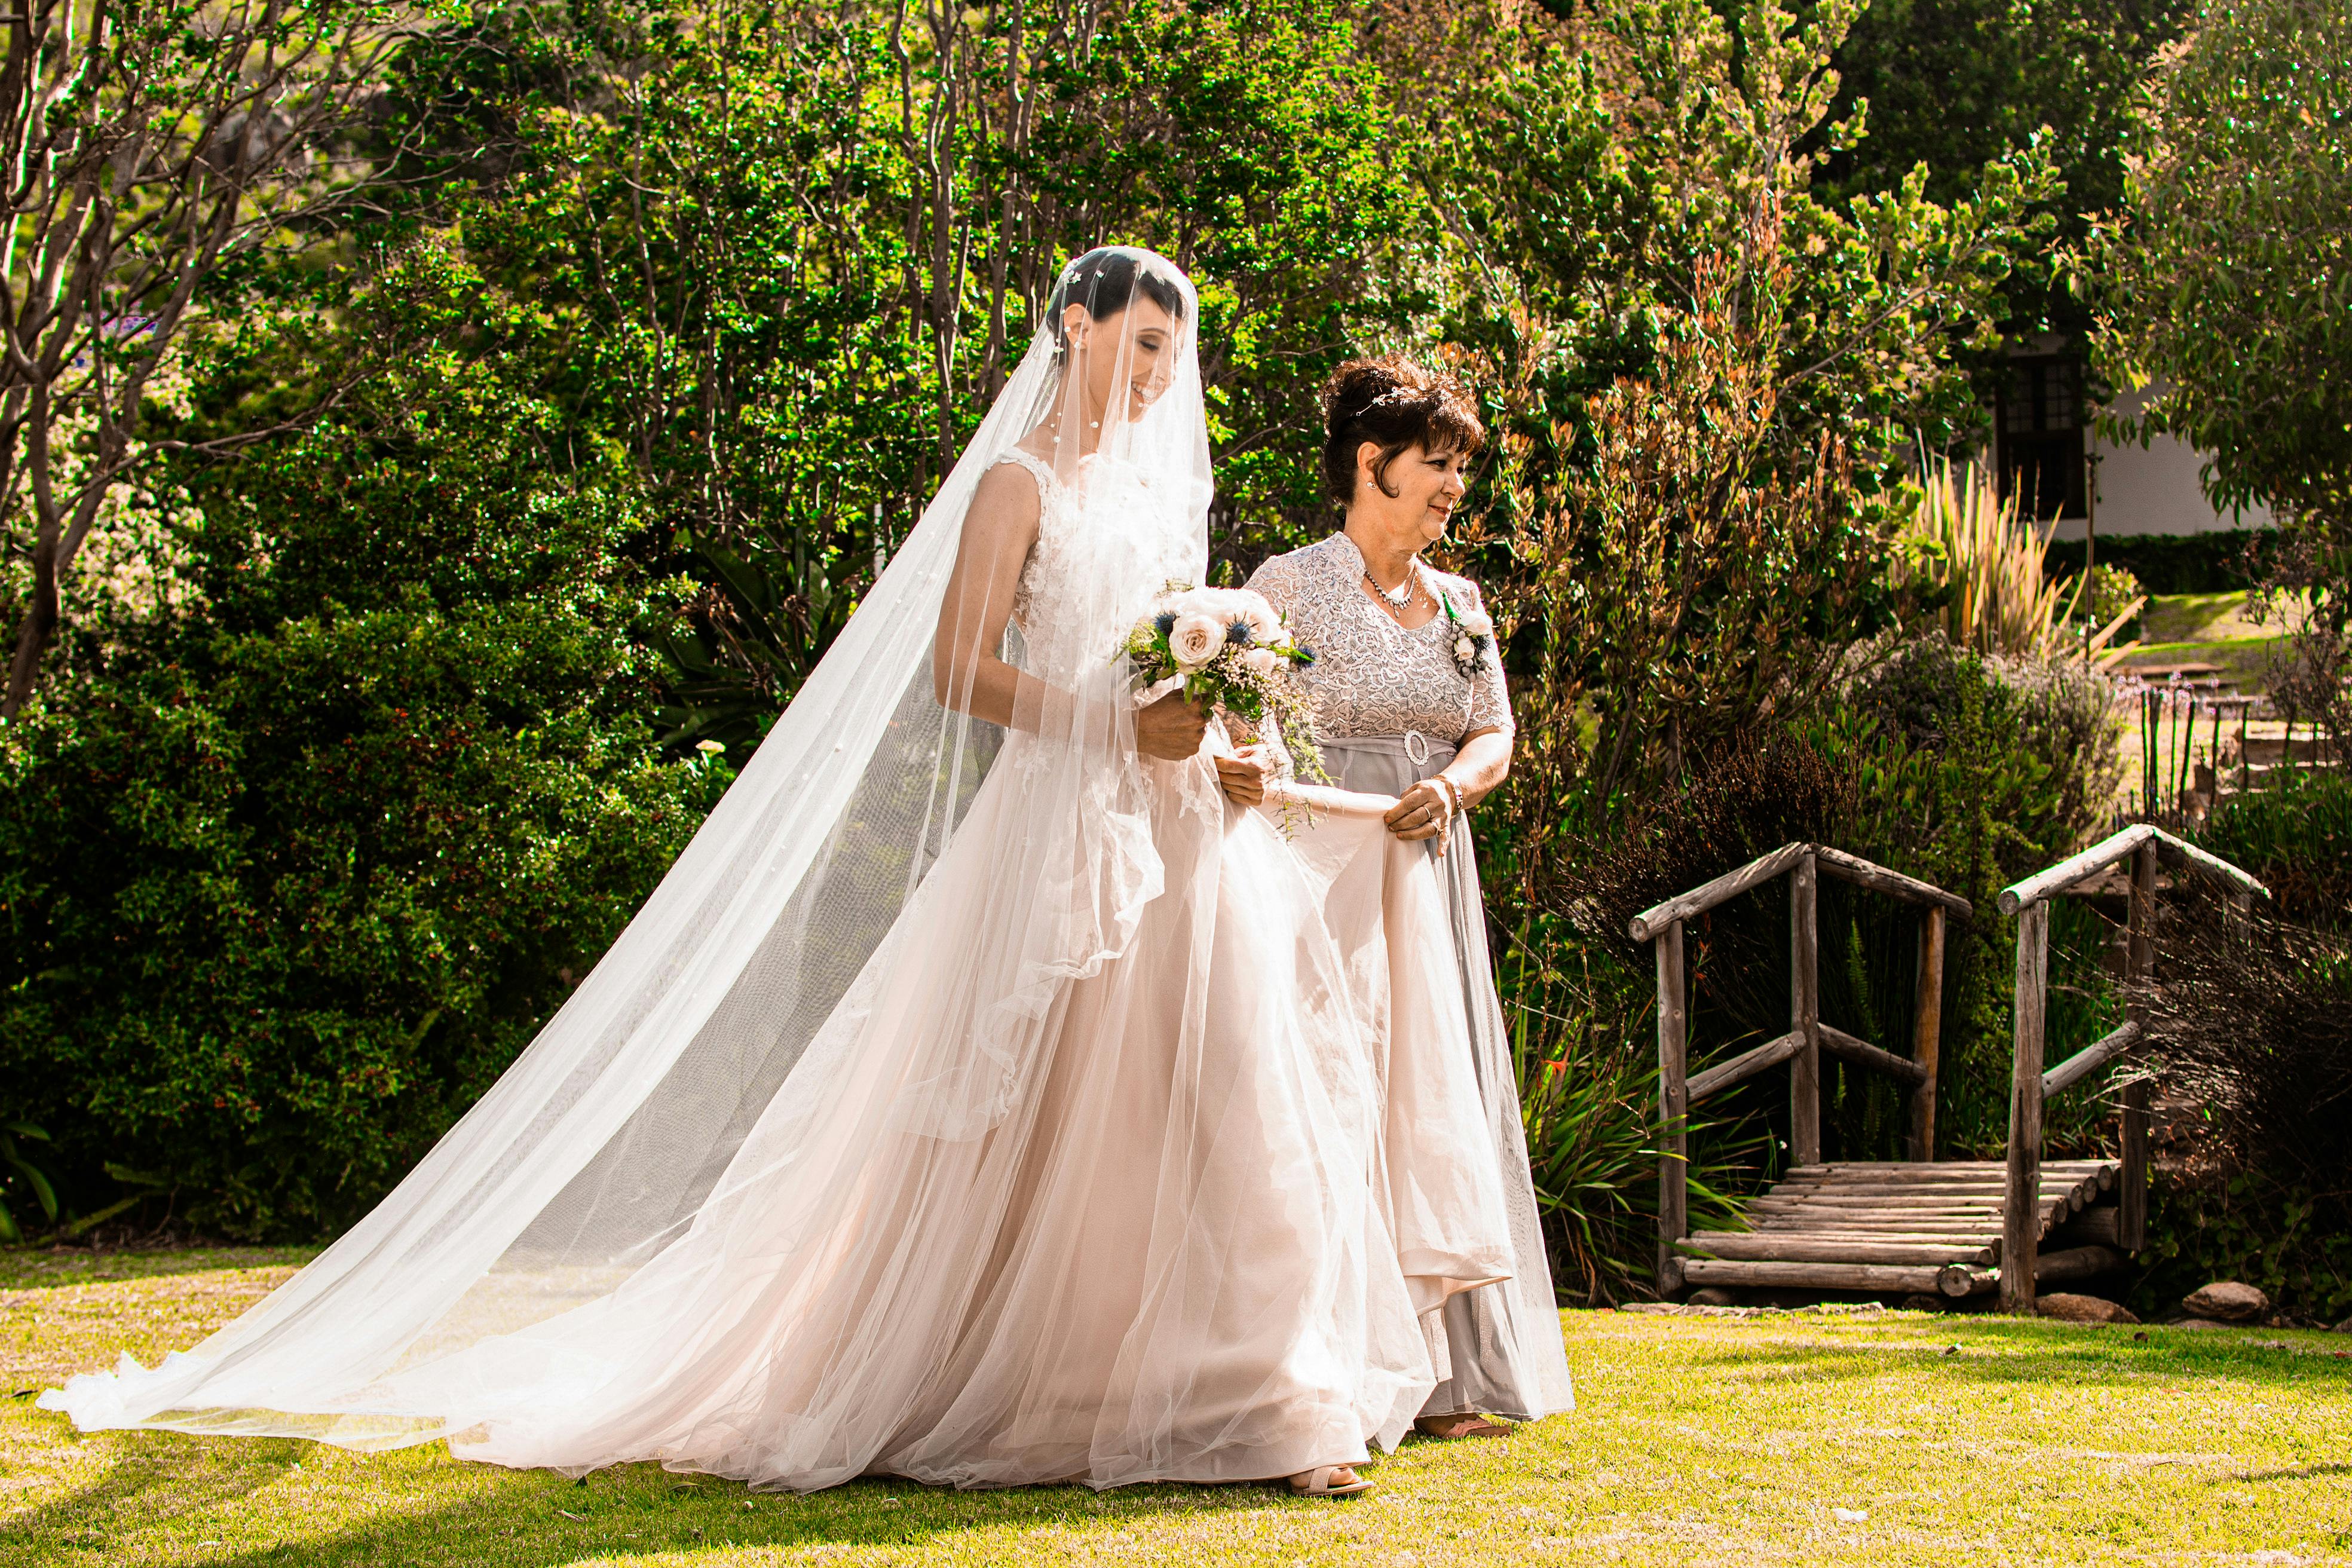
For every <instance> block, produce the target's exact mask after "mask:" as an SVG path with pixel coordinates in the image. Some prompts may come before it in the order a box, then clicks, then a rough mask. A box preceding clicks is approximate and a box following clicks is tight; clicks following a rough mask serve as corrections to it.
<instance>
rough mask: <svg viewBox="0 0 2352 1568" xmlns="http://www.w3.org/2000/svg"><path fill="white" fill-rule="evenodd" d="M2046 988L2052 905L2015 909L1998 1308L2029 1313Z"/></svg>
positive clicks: (2037, 1230) (2037, 1231) (2036, 1231)
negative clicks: (2012, 1052)
mask: <svg viewBox="0 0 2352 1568" xmlns="http://www.w3.org/2000/svg"><path fill="white" fill-rule="evenodd" d="M2049 985H2050V906H2049V904H2048V903H2047V902H2045V901H2043V900H2040V899H2036V900H2034V901H2033V902H2032V903H2030V904H2028V905H2026V906H2025V907H2024V908H2023V909H2021V910H2018V911H2017V1054H2016V1059H2015V1060H2014V1062H2012V1063H2011V1074H2010V1089H2009V1180H2008V1184H2007V1192H2006V1195H2005V1199H2004V1202H2003V1204H2002V1214H2001V1226H2000V1307H2001V1310H2003V1311H2005V1312H2026V1313H2031V1312H2032V1310H2034V1307H2033V1301H2034V1289H2033V1260H2034V1254H2035V1253H2036V1251H2038V1250H2039V1249H2040V1247H2041V1245H2042V1205H2041V1190H2042V1180H2041V1175H2042V1022H2043V1015H2044V1011H2045V1004H2046V1001H2047V994H2048V991H2049Z"/></svg>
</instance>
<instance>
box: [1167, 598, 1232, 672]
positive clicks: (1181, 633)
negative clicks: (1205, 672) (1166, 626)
mask: <svg viewBox="0 0 2352 1568" xmlns="http://www.w3.org/2000/svg"><path fill="white" fill-rule="evenodd" d="M1224 647H1225V628H1224V627H1223V626H1220V625H1219V624H1218V623H1217V620H1216V618H1215V617H1214V616H1204V615H1202V614H1200V613H1199V612H1198V611H1192V612H1189V613H1187V614H1184V615H1181V616H1177V617H1176V625H1175V626H1173V627H1171V629H1170V630H1169V633H1168V651H1169V652H1171V653H1172V654H1174V655H1175V656H1176V666H1177V668H1180V669H1198V668H1201V667H1202V665H1204V664H1206V663H1208V662H1209V661H1210V660H1211V659H1213V658H1216V657H1217V655H1218V654H1220V653H1222V652H1223V651H1224Z"/></svg>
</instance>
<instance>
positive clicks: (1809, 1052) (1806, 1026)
mask: <svg viewBox="0 0 2352 1568" xmlns="http://www.w3.org/2000/svg"><path fill="white" fill-rule="evenodd" d="M1820 876H1821V873H1820V870H1819V868H1817V867H1816V866H1815V864H1814V862H1813V857H1812V855H1811V852H1810V851H1808V852H1807V853H1805V854H1803V855H1801V856H1799V857H1798V858H1797V863H1796V864H1795V865H1794V866H1793V867H1791V868H1790V871H1789V1032H1790V1034H1793V1035H1797V1036H1800V1037H1802V1038H1803V1040H1804V1044H1803V1045H1801V1046H1800V1047H1798V1049H1797V1054H1796V1055H1795V1056H1793V1057H1791V1058H1789V1060H1790V1069H1789V1160H1790V1163H1791V1164H1796V1165H1813V1164H1819V1163H1821V1158H1822V993H1821V926H1820V921H1819V905H1820V899H1819V893H1820V889H1821V882H1820Z"/></svg>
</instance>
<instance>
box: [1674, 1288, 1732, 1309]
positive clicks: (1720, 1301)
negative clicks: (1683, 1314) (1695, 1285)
mask: <svg viewBox="0 0 2352 1568" xmlns="http://www.w3.org/2000/svg"><path fill="white" fill-rule="evenodd" d="M1684 1300H1687V1301H1688V1302H1689V1303H1690V1304H1691V1305H1692V1306H1694V1307H1737V1306H1738V1305H1739V1298H1738V1297H1737V1296H1734V1295H1733V1294H1732V1293H1731V1292H1730V1291H1728V1290H1726V1289H1723V1287H1721V1286H1720V1285H1709V1286H1706V1288H1704V1289H1697V1290H1694V1291H1692V1292H1691V1293H1690V1294H1689V1295H1688V1296H1687V1297H1685V1298H1684Z"/></svg>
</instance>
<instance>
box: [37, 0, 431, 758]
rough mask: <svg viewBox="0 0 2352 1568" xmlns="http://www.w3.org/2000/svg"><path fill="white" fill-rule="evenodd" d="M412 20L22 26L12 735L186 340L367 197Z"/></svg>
mask: <svg viewBox="0 0 2352 1568" xmlns="http://www.w3.org/2000/svg"><path fill="white" fill-rule="evenodd" d="M399 24H400V14H399V13H398V12H397V11H396V10H395V9H394V6H393V5H388V4H385V5H378V4H373V3H362V4H352V3H347V0H226V4H221V5H199V4H195V3H193V0H162V3H159V4H132V5H113V4H108V3H107V0H100V3H99V4H97V5H86V4H84V3H83V0H26V4H25V5H23V6H22V7H21V8H20V14H19V15H18V16H16V17H14V18H13V19H12V21H11V24H10V26H9V28H8V33H7V39H6V43H5V52H0V161H5V167H6V170H7V174H6V176H5V179H0V223H5V225H6V226H7V233H6V238H5V241H0V515H5V517H6V518H7V520H8V524H9V528H10V532H11V537H10V538H9V540H8V546H9V552H10V553H11V554H12V555H16V556H18V557H19V558H20V559H21V561H22V563H23V565H24V568H25V571H24V579H25V580H24V581H23V583H22V584H21V586H17V585H12V588H11V590H10V594H9V596H10V598H12V599H15V600H16V603H13V604H11V605H8V606H7V607H8V608H9V609H10V610H11V611H12V618H13V619H14V620H15V621H16V638H15V650H14V654H13V656H12V658H11V661H10V664H9V670H8V681H7V687H6V690H5V695H0V718H14V717H15V716H16V714H17V713H18V712H20V711H21V710H23V708H24V705H25V702H26V699H27V698H29V697H30V696H31V695H32V692H33V689H34V687H35V685H36V683H37V680H38V679H39V674H40V667H41V659H42V655H43V653H44V651H45V650H46V649H47V647H48V645H49V642H50V640H51V638H52V637H54V636H55V635H56V632H57V629H58V622H59V617H60V587H61V584H64V582H65V581H66V580H67V578H68V575H69V574H71V573H72V571H73V569H74V564H75V562H76V560H77V558H78V557H79V555H80V554H81V552H82V550H83V547H84V546H85V544H86V543H87V542H88V541H89V534H90V531H91V529H92V528H93V527H94V526H95V525H96V524H97V523H98V522H99V521H100V519H101V517H102V516H103V515H104V507H105V503H106V501H107V500H108V497H109V496H110V493H111V492H112V491H113V489H114V488H115V487H116V485H117V484H118V483H120V482H121V480H122V479H124V478H125V476H126V475H128V474H129V473H130V472H131V469H132V468H134V467H136V466H137V465H139V464H140V463H142V461H145V460H146V459H147V458H150V457H151V456H152V454H153V452H154V451H155V450H156V449H157V448H158V446H159V443H158V442H156V441H153V440H150V439H147V438H146V437H147V435H148V431H149V426H150V423H151V408H150V404H151V401H152V399H153V398H154V396H155V395H156V393H157V391H158V383H159V379H160V378H162V377H163V376H164V375H165V374H166V373H167V367H168V366H169V365H170V364H171V363H172V360H173V353H174V351H175V349H176V348H177V347H178V346H179V344H180V342H181V340H182V339H183V337H184V335H186V334H187V333H189V332H190V331H193V330H202V329H203V327H205V325H208V324H210V323H212V322H214V321H217V320H218V318H217V317H216V316H214V315H211V314H209V313H208V311H207V305H208V294H209V291H210V290H212V289H214V288H215V286H216V285H217V284H218V283H219V282H220V281H221V279H222V278H223V275H224V270H225V268H228V267H229V266H231V265H232V264H233V263H236V262H238V261H240V260H243V259H246V258H249V257H251V256H253V255H254V254H255V253H257V252H259V251H261V250H264V249H266V248H269V247H287V246H295V245H300V244H302V243H304V242H305V241H306V240H308V239H310V238H312V237H316V235H317V234H318V232H319V226H320V221H321V220H322V218H323V217H324V216H326V215H327V214H329V213H330V212H331V211H333V210H335V209H337V208H339V207H341V206H343V205H348V204H349V203H350V202H351V201H352V199H353V197H354V195H355V192H356V190H357V188H358V187H359V186H360V185H361V184H362V183H363V182H362V178H361V171H360V170H359V168H358V167H356V166H355V165H354V163H353V162H352V157H351V152H352V131H353V129H354V126H355V121H356V117H357V115H358V113H359V111H360V110H361V109H362V106H363V104H364V102H365V100H366V98H367V95H368V94H369V93H370V92H371V91H372V90H373V89H374V87H375V86H376V85H377V80H378V75H379V71H380V69H381V68H382V66H383V62H384V61H385V59H386V58H387V57H388V56H389V55H390V53H391V52H392V51H393V50H394V47H396V45H397V43H398V40H399V37H400V25H399ZM342 390H343V388H341V387H332V388H328V389H324V390H323V391H322V392H321V393H320V394H319V395H315V396H313V397H312V398H310V399H309V400H308V401H309V402H310V405H311V406H312V407H313V408H315V407H317V406H320V405H325V404H329V403H331V402H332V401H333V400H334V398H335V396H336V395H339V394H340V393H341V391H342ZM300 417H301V416H299V415H298V416H293V417H292V418H285V417H281V418H278V419H274V420H272V421H270V423H269V425H268V427H267V428H265V429H264V430H260V431H246V432H240V433H236V434H232V435H224V436H221V437H215V439H214V441H213V442H212V443H211V445H213V446H214V447H215V448H226V447H232V446H235V445H238V444H241V443H244V442H247V441H249V440H252V439H254V438H256V437H258V436H259V435H262V434H266V433H268V430H269V429H282V428H287V427H290V426H291V425H292V424H294V423H299V418H300ZM161 444H168V442H166V443H161ZM11 564H12V565H14V564H16V563H11Z"/></svg>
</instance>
